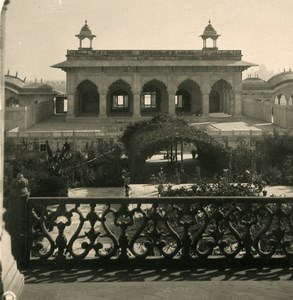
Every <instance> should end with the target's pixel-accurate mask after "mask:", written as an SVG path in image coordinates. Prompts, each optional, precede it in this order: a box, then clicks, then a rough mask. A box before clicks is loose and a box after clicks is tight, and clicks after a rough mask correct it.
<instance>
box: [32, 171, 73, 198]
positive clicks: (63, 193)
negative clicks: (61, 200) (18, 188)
mask: <svg viewBox="0 0 293 300" xmlns="http://www.w3.org/2000/svg"><path fill="white" fill-rule="evenodd" d="M31 196H33V197H67V196H68V186H67V183H66V181H65V180H64V179H63V178H62V177H59V176H50V177H45V178H41V179H39V180H38V182H37V185H36V186H35V187H34V189H33V190H31Z"/></svg>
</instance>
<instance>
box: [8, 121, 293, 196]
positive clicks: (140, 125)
mask: <svg viewBox="0 0 293 300" xmlns="http://www.w3.org/2000/svg"><path fill="white" fill-rule="evenodd" d="M120 142H121V143H119V144H117V145H112V144H108V145H107V144H104V147H103V149H95V150H91V151H86V152H79V151H72V150H70V147H66V145H65V146H64V147H63V149H62V151H60V152H58V153H52V151H51V149H50V145H49V143H47V151H46V152H30V151H18V150H16V149H15V148H14V146H13V144H12V143H10V142H9V141H6V143H5V191H6V193H9V184H10V182H11V181H12V179H13V178H14V177H15V176H16V174H17V173H23V174H24V176H25V177H26V178H27V179H28V180H29V183H30V193H31V196H67V194H68V189H73V188H76V187H79V188H81V187H122V186H125V182H124V181H125V176H124V178H123V174H124V173H125V172H127V173H128V174H129V183H131V184H153V185H156V186H159V189H162V186H164V191H162V192H164V195H169V196H179V195H185V196H187V195H189V196H192V195H197V196H198V195H201V196H202V195H222V196H227V195H231V196H236V195H239V196H241V195H242V196H243V195H259V194H260V193H261V192H262V190H263V188H264V187H265V186H266V185H293V135H292V133H291V132H289V131H286V132H284V131H277V130H275V131H274V132H270V133H264V134H263V135H262V136H259V137H257V138H254V139H253V140H250V141H249V142H247V141H244V140H241V139H239V141H238V145H237V147H236V148H228V147H225V146H224V145H223V144H220V143H218V142H216V141H215V140H214V139H213V138H212V137H210V136H209V135H208V134H207V133H206V132H204V131H202V130H198V129H195V128H193V127H191V126H189V125H188V124H187V123H186V121H185V120H184V119H182V118H179V117H170V116H166V115H157V116H155V117H153V118H152V119H148V120H143V121H138V122H135V123H130V124H129V125H128V126H127V127H126V129H125V131H124V132H123V134H122V136H121V138H120ZM194 149H196V150H195V151H196V158H192V156H191V151H194ZM155 156H157V157H160V159H159V160H157V161H155V160H153V157H155ZM123 172H124V173H123ZM174 184H193V185H192V187H189V188H188V189H187V188H185V187H181V188H179V189H176V190H174V189H172V187H171V186H172V185H174ZM160 193H161V192H160V191H159V194H160Z"/></svg>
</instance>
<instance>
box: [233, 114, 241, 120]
mask: <svg viewBox="0 0 293 300" xmlns="http://www.w3.org/2000/svg"><path fill="white" fill-rule="evenodd" d="M232 116H233V117H234V118H241V119H242V118H243V115H242V113H237V114H233V115H232Z"/></svg>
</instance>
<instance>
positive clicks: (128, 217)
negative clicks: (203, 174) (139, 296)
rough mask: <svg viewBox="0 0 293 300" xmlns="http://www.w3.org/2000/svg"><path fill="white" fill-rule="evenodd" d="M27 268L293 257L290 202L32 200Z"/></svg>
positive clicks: (292, 208) (274, 199)
mask: <svg viewBox="0 0 293 300" xmlns="http://www.w3.org/2000/svg"><path fill="white" fill-rule="evenodd" d="M27 211H28V216H27V219H28V220H29V223H28V232H27V249H28V252H29V255H28V256H29V258H28V259H30V260H34V259H40V260H52V259H54V260H65V259H67V260H68V259H72V260H84V259H93V258H95V259H110V258H117V259H118V260H128V259H130V258H133V259H147V258H153V257H158V258H159V257H160V258H165V259H174V258H178V259H182V260H190V259H196V258H197V259H205V260H206V259H209V258H213V257H217V258H223V259H224V260H229V261H231V260H248V259H250V260H253V259H254V258H257V257H259V258H261V259H265V260H266V261H268V260H270V259H272V258H274V257H285V258H289V259H292V257H293V198H285V197H282V198H277V197H236V198H235V197H224V198H218V197H183V198H181V197H174V198H166V197H159V198H106V199H102V198H29V200H28V210H27Z"/></svg>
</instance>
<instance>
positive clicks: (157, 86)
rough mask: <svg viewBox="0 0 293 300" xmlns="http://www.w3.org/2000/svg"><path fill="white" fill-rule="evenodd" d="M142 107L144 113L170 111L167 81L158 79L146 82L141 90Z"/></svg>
mask: <svg viewBox="0 0 293 300" xmlns="http://www.w3.org/2000/svg"><path fill="white" fill-rule="evenodd" d="M140 107H141V114H142V115H152V114H154V113H159V112H162V113H168V92H167V87H166V85H165V83H163V82H162V81H159V80H157V79H153V80H150V81H148V82H146V83H145V84H144V85H143V87H142V91H141V97H140Z"/></svg>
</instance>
